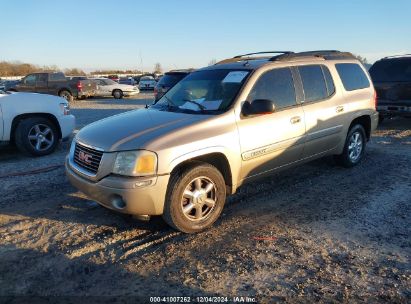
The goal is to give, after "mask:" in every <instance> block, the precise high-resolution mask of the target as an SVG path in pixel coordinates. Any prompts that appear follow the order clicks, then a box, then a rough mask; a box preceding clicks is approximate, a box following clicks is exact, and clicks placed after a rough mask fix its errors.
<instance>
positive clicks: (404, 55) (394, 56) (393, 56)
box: [382, 54, 411, 59]
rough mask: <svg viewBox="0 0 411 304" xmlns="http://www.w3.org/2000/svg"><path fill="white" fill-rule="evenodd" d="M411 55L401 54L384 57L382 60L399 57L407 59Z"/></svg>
mask: <svg viewBox="0 0 411 304" xmlns="http://www.w3.org/2000/svg"><path fill="white" fill-rule="evenodd" d="M409 56H411V54H403V55H392V56H385V57H384V58H382V59H388V58H401V57H409Z"/></svg>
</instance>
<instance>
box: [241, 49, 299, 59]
mask: <svg viewBox="0 0 411 304" xmlns="http://www.w3.org/2000/svg"><path fill="white" fill-rule="evenodd" d="M291 53H293V52H291V51H266V52H255V53H248V54H244V55H237V56H234V57H233V58H241V57H246V56H250V55H261V54H291Z"/></svg>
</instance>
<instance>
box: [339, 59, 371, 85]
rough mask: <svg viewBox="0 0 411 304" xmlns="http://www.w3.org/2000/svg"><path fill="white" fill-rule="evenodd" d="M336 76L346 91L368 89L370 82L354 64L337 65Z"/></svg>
mask: <svg viewBox="0 0 411 304" xmlns="http://www.w3.org/2000/svg"><path fill="white" fill-rule="evenodd" d="M335 67H336V69H337V72H338V75H340V78H341V81H342V83H343V85H344V88H345V90H346V91H354V90H359V89H364V88H369V87H370V82H369V80H368V78H367V76H366V75H365V73H364V71H363V69H362V68H361V67H360V66H359V65H358V64H356V63H337V64H336V65H335Z"/></svg>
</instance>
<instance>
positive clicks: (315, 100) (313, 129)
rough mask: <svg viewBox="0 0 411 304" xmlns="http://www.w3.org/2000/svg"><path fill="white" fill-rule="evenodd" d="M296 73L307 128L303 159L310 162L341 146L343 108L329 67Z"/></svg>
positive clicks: (301, 68)
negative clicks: (314, 157) (311, 157)
mask: <svg viewBox="0 0 411 304" xmlns="http://www.w3.org/2000/svg"><path fill="white" fill-rule="evenodd" d="M296 69H297V71H298V73H299V75H300V78H301V82H302V89H303V101H302V104H303V110H304V115H305V125H306V136H305V138H306V142H305V146H304V153H303V158H307V157H310V156H314V155H317V154H321V153H323V152H326V151H329V150H331V149H333V148H334V147H336V146H337V145H338V143H339V142H340V138H341V132H342V130H343V125H344V118H343V114H344V105H343V104H341V100H342V98H341V92H340V93H338V92H336V90H335V85H334V81H333V78H332V76H331V73H330V71H329V69H328V67H327V66H325V65H319V64H316V65H304V66H298V67H296Z"/></svg>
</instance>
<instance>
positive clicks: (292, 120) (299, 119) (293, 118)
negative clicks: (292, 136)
mask: <svg viewBox="0 0 411 304" xmlns="http://www.w3.org/2000/svg"><path fill="white" fill-rule="evenodd" d="M300 121H301V117H300V116H294V117H291V119H290V122H291V123H292V124H296V123H299V122H300Z"/></svg>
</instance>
